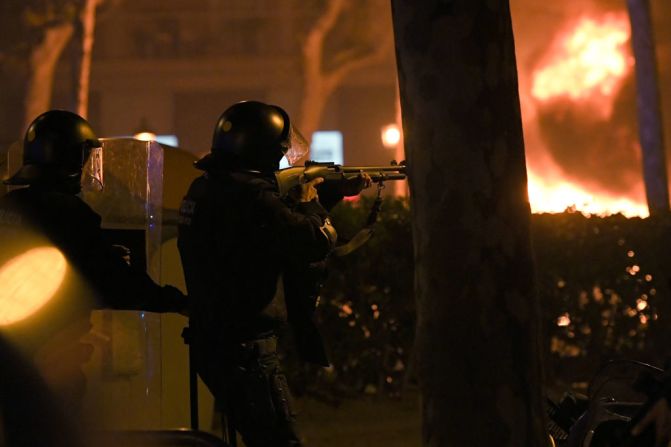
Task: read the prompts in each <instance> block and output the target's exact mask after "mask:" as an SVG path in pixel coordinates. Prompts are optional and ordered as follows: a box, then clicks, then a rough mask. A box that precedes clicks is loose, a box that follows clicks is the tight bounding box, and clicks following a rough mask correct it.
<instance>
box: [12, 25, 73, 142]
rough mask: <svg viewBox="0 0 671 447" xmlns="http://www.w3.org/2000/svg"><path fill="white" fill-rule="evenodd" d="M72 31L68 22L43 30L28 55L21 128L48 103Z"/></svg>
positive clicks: (45, 108) (49, 102) (47, 105)
mask: <svg viewBox="0 0 671 447" xmlns="http://www.w3.org/2000/svg"><path fill="white" fill-rule="evenodd" d="M73 32H74V26H73V24H72V23H62V24H59V25H56V26H53V27H50V28H47V29H46V30H45V32H44V38H43V39H42V42H40V43H39V44H38V45H37V46H35V47H34V48H33V50H32V52H31V54H30V59H29V62H28V63H29V72H30V73H29V75H28V80H27V86H26V97H25V100H24V120H23V121H24V128H23V129H22V130H21V134H22V135H23V132H24V131H25V129H26V128H27V127H28V125H29V124H30V123H31V122H32V121H33V119H35V117H36V116H38V115H39V114H41V113H43V112H46V111H47V110H48V109H49V107H50V105H51V93H52V91H53V84H54V72H55V71H56V65H57V63H58V59H59V58H60V56H61V54H62V53H63V50H64V49H65V46H66V45H67V43H68V42H69V40H70V38H71V37H72V34H73Z"/></svg>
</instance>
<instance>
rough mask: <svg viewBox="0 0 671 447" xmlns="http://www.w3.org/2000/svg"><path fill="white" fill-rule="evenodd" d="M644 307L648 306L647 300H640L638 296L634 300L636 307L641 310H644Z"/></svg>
mask: <svg viewBox="0 0 671 447" xmlns="http://www.w3.org/2000/svg"><path fill="white" fill-rule="evenodd" d="M646 307H648V302H647V301H645V300H642V299H640V298H639V299H638V300H636V309H638V310H639V311H641V310H645V308H646Z"/></svg>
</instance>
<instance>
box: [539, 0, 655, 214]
mask: <svg viewBox="0 0 671 447" xmlns="http://www.w3.org/2000/svg"><path fill="white" fill-rule="evenodd" d="M630 34H631V31H630V27H629V21H628V19H627V15H626V13H618V14H608V15H605V16H603V17H601V18H589V17H582V18H580V19H578V20H577V21H576V22H574V23H573V25H572V26H571V27H569V28H567V30H566V31H564V32H562V33H560V34H559V35H558V36H557V38H556V39H555V40H554V42H553V43H552V45H551V48H550V50H549V52H548V56H547V57H546V58H545V59H544V63H543V64H542V65H541V67H540V68H539V69H538V70H536V71H535V72H534V73H533V75H532V78H531V86H530V93H531V98H532V99H533V100H535V102H536V103H537V104H540V103H546V102H550V101H553V100H561V99H564V100H566V99H568V100H570V101H573V102H575V103H579V104H580V106H585V107H590V108H591V110H595V111H596V112H597V113H598V116H599V117H600V118H601V119H603V120H608V119H609V118H610V116H611V114H612V110H613V105H614V103H615V96H616V94H617V93H618V92H619V90H620V88H621V87H622V85H623V83H624V80H625V79H626V77H627V76H628V75H629V74H630V72H631V69H632V66H633V58H632V56H631V54H630V50H629V48H628V45H627V44H628V42H629V38H630ZM532 102H534V101H532ZM528 106H531V107H533V108H535V106H534V105H531V104H528ZM534 115H535V113H534ZM544 165H545V166H543V171H544V172H540V170H539V169H538V167H537V166H536V170H537V171H536V172H534V170H533V169H532V168H531V167H529V185H528V192H529V200H530V203H531V209H532V211H533V212H536V213H538V212H549V213H557V212H563V211H565V210H566V209H573V210H576V211H580V212H583V213H585V214H596V215H607V214H615V213H622V214H623V215H625V216H627V217H633V216H641V217H646V216H648V209H647V206H646V204H645V201H644V200H643V194H642V188H641V185H635V187H634V188H633V190H632V192H631V194H630V195H629V196H627V197H616V196H613V195H612V194H609V193H603V192H599V191H596V192H595V191H588V190H587V189H586V188H585V187H582V186H580V185H578V184H576V183H574V182H572V181H568V180H566V179H564V178H562V177H563V176H562V175H561V173H560V172H559V169H558V168H557V166H554V165H553V163H552V162H550V161H549V160H547V161H546V163H544Z"/></svg>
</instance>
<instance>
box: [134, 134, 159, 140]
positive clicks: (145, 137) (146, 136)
mask: <svg viewBox="0 0 671 447" xmlns="http://www.w3.org/2000/svg"><path fill="white" fill-rule="evenodd" d="M133 138H135V139H136V140H140V141H155V140H156V134H155V133H153V132H139V133H136V134H135V135H133Z"/></svg>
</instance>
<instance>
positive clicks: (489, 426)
mask: <svg viewBox="0 0 671 447" xmlns="http://www.w3.org/2000/svg"><path fill="white" fill-rule="evenodd" d="M392 14H393V21H394V34H395V38H396V55H397V63H398V71H399V84H400V94H401V106H402V111H403V126H404V130H405V132H404V134H405V147H406V155H407V156H408V161H409V168H410V188H411V191H410V192H411V199H412V203H411V208H412V218H413V237H414V246H415V265H416V276H415V287H416V296H417V319H418V321H417V334H416V335H417V336H416V346H415V348H416V350H417V374H418V379H419V382H420V390H421V393H422V409H423V433H422V438H423V439H422V443H423V445H425V446H432V447H433V446H449V447H481V446H498V447H528V446H533V447H541V446H545V445H546V440H547V439H546V437H545V436H546V435H545V430H544V425H543V422H544V407H543V399H542V391H541V390H542V370H541V356H540V352H541V341H540V328H539V326H540V311H539V305H538V298H537V296H536V293H535V288H534V280H533V275H534V269H533V261H532V253H531V244H530V211H529V203H528V197H527V189H526V188H527V183H526V167H525V156H524V143H523V138H522V122H521V116H520V105H519V96H518V90H517V88H518V86H517V72H516V66H515V51H514V44H513V35H512V27H511V19H510V10H509V5H508V2H507V1H491V0H489V1H485V0H452V1H446V0H427V1H423V2H415V1H411V0H392Z"/></svg>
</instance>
